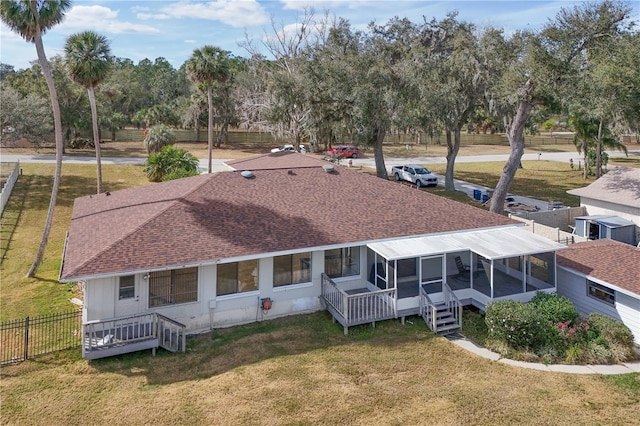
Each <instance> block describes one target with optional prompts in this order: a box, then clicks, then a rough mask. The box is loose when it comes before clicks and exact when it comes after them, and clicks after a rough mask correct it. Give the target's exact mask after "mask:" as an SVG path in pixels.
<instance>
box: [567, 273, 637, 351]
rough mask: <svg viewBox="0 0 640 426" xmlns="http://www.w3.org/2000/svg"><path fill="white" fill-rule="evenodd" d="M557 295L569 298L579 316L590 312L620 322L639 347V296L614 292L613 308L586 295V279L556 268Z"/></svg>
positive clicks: (580, 275)
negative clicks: (630, 333) (629, 331)
mask: <svg viewBox="0 0 640 426" xmlns="http://www.w3.org/2000/svg"><path fill="white" fill-rule="evenodd" d="M558 294H559V295H561V296H565V297H567V298H569V299H570V300H571V301H572V302H573V303H574V304H575V305H576V308H577V309H578V312H579V313H580V314H581V315H584V316H587V315H589V314H590V313H591V312H597V313H599V314H602V315H606V316H608V317H611V318H614V319H616V320H618V321H621V322H622V323H624V325H626V326H627V327H629V329H630V330H631V332H632V333H633V337H634V342H635V343H636V344H637V345H640V296H638V297H631V296H629V295H627V294H624V293H621V292H619V291H616V292H615V300H616V301H615V306H611V305H609V304H607V303H605V302H602V301H600V300H598V299H595V298H593V297H589V296H588V295H587V278H586V277H585V276H584V275H582V274H580V273H579V272H575V271H570V270H568V269H565V268H561V267H558Z"/></svg>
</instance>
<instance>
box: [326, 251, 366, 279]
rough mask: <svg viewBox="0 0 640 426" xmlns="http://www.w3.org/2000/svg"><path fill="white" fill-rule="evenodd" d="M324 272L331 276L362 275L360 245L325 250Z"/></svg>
mask: <svg viewBox="0 0 640 426" xmlns="http://www.w3.org/2000/svg"><path fill="white" fill-rule="evenodd" d="M324 272H325V274H327V275H328V276H329V277H331V278H340V277H352V276H354V275H360V247H346V248H339V249H333V250H327V251H325V252H324Z"/></svg>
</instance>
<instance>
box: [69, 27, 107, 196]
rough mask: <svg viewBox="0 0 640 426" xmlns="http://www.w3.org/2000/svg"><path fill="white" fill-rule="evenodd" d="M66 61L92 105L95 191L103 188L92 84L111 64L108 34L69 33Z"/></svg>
mask: <svg viewBox="0 0 640 426" xmlns="http://www.w3.org/2000/svg"><path fill="white" fill-rule="evenodd" d="M64 52H65V64H66V69H67V73H68V75H69V78H71V80H73V81H75V82H76V83H78V84H80V85H82V86H83V87H84V88H85V89H87V93H88V95H89V105H90V106H91V123H92V128H93V143H94V145H95V150H96V174H97V180H98V182H97V192H98V194H100V193H101V192H102V162H101V159H100V130H99V128H98V111H97V108H96V97H95V92H94V90H95V88H96V87H97V86H98V85H99V84H100V82H102V81H103V80H104V79H105V78H106V77H107V75H108V74H109V70H110V68H111V48H110V47H109V42H108V41H107V38H106V37H104V36H102V35H100V34H98V33H96V32H94V31H84V32H81V33H76V34H72V35H71V36H69V38H68V39H67V41H66V43H65V45H64Z"/></svg>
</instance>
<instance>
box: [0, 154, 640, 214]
mask: <svg viewBox="0 0 640 426" xmlns="http://www.w3.org/2000/svg"><path fill="white" fill-rule="evenodd" d="M607 154H609V157H624V153H622V152H619V151H607ZM629 156H630V157H640V150H634V151H629ZM0 158H1V160H2V161H3V162H16V161H20V162H21V163H55V156H53V155H2V156H1V157H0ZM507 158H508V155H507V154H498V155H470V156H458V157H457V158H456V162H459V163H476V162H489V161H501V162H504V161H506V160H507ZM522 159H523V160H525V161H527V160H551V161H560V162H566V163H567V164H568V163H569V160H570V159H573V161H574V163H575V164H576V165H577V164H578V161H579V160H581V157H580V155H578V154H577V153H575V152H552V153H547V152H545V153H541V154H540V155H538V154H535V153H528V154H524V155H523V156H522ZM199 161H200V167H201V168H204V169H205V170H206V165H207V163H208V159H200V160H199ZM226 161H229V160H226V159H213V160H212V170H213V171H214V172H218V171H225V170H229V168H228V167H227V166H225V164H224V163H225V162H226ZM352 161H353V165H354V166H363V167H372V168H375V160H374V159H373V157H371V158H356V159H353V160H352ZM63 162H64V163H67V164H95V157H91V156H87V157H77V156H64V157H63ZM144 162H145V158H115V157H103V158H102V164H144ZM446 162H447V160H446V158H444V157H413V158H386V159H385V166H386V167H387V169H388V170H389V171H391V167H393V166H397V165H402V164H445V163H446ZM343 164H346V161H345V162H343ZM438 184H439V185H441V186H444V176H439V177H438ZM454 184H455V187H456V189H457V190H458V191H463V192H465V193H466V194H467V195H468V196H469V197H471V198H473V195H474V190H480V191H481V193H482V194H486V191H487V189H490V188H488V187H485V186H481V185H476V184H472V183H469V182H464V181H460V180H454ZM509 195H510V196H512V197H513V198H514V201H516V202H518V203H521V204H524V205H527V206H535V207H537V208H538V209H539V210H547V209H548V205H549V203H548V202H547V201H542V200H536V199H533V198H527V197H521V196H518V195H512V194H509Z"/></svg>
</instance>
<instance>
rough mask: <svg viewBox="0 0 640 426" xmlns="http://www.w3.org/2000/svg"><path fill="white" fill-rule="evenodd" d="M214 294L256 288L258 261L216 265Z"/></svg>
mask: <svg viewBox="0 0 640 426" xmlns="http://www.w3.org/2000/svg"><path fill="white" fill-rule="evenodd" d="M216 289H217V290H216V294H217V295H218V296H222V295H225V294H234V293H243V292H245V291H254V290H257V289H258V261H257V260H247V261H244V262H233V263H223V264H221V265H218V273H217V276H216Z"/></svg>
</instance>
